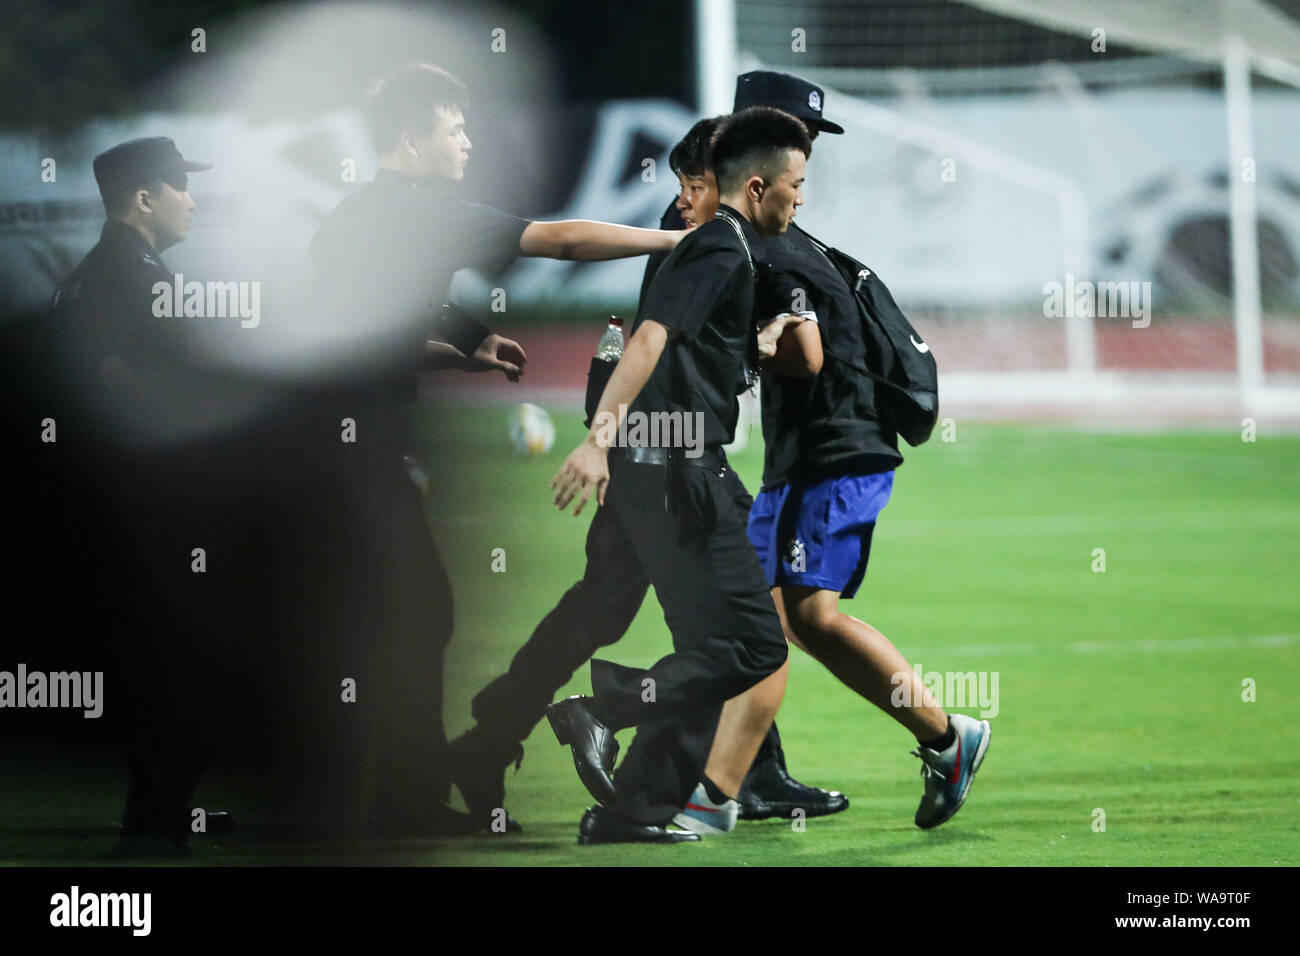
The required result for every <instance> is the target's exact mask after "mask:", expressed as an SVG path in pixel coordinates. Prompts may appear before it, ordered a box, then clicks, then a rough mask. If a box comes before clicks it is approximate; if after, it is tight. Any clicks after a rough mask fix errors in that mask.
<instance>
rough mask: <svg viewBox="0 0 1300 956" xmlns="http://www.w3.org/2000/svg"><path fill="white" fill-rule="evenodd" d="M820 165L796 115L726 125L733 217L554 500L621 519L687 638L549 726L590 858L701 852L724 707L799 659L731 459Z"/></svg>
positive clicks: (614, 395)
mask: <svg viewBox="0 0 1300 956" xmlns="http://www.w3.org/2000/svg"><path fill="white" fill-rule="evenodd" d="M809 150H810V143H809V141H808V134H807V132H806V131H805V129H804V127H803V125H802V124H801V123H800V122H799V121H798V120H797V119H795V118H794V117H793V116H790V115H789V114H787V113H783V112H781V111H780V110H774V109H767V108H756V109H752V110H745V111H743V112H741V113H738V114H736V115H734V116H732V117H731V118H729V119H728V120H727V121H726V122H725V123H724V125H723V127H722V128H721V130H720V131H719V133H718V137H717V139H716V141H715V144H714V156H713V163H714V170H715V173H716V175H717V178H718V186H719V192H720V194H721V199H722V204H721V205H720V207H719V211H718V216H717V218H716V219H715V220H713V221H712V222H709V223H706V224H704V225H702V226H700V227H699V228H698V229H696V230H695V231H694V232H693V233H692V234H691V235H689V236H687V237H686V238H685V239H683V240H682V242H681V244H680V245H679V246H678V247H677V248H676V249H675V250H674V251H673V252H672V253H671V254H670V255H669V256H668V258H667V260H666V261H665V262H664V264H663V267H662V268H661V269H660V271H659V273H658V275H656V276H655V279H654V282H653V284H652V285H651V287H650V289H649V291H648V294H647V297H646V300H645V301H644V302H643V303H642V308H641V311H640V314H639V316H638V321H637V325H636V328H634V329H633V334H632V337H631V339H630V341H629V342H628V346H627V349H626V351H625V352H624V354H623V358H622V360H621V361H620V362H619V364H618V367H617V368H616V369H615V370H614V373H613V375H612V376H611V378H610V381H609V384H608V385H607V386H606V388H605V391H604V393H603V395H602V396H601V401H600V406H599V409H598V411H597V414H596V416H595V418H594V419H593V421H592V428H591V431H590V433H589V434H588V436H587V438H586V440H585V441H584V442H583V443H582V444H581V445H580V446H578V448H577V449H576V450H575V451H574V452H573V453H572V454H571V455H570V456H569V457H568V459H567V460H566V461H565V463H564V466H563V467H562V468H561V469H560V472H559V473H558V474H557V475H556V477H555V480H554V481H553V482H552V485H553V487H554V488H555V489H556V493H555V503H556V505H557V506H558V507H560V508H561V509H565V508H567V507H568V505H569V504H570V503H571V502H573V500H574V499H575V498H577V502H578V504H577V508H576V509H575V513H576V512H580V511H581V510H582V507H583V506H584V505H585V504H586V502H587V500H588V498H589V497H590V495H591V493H592V491H593V490H594V491H595V492H596V495H597V499H598V501H599V503H600V504H601V505H608V506H609V507H610V508H611V509H612V511H613V514H614V517H615V519H616V520H617V521H618V522H619V524H620V525H621V526H622V528H623V530H624V531H625V532H626V535H627V538H628V540H629V541H630V542H631V544H632V547H633V550H634V551H635V553H636V557H637V561H638V562H639V563H640V565H641V568H642V570H643V571H644V572H645V574H646V576H647V577H648V578H649V579H650V582H651V583H652V584H653V585H654V587H655V594H656V596H657V597H658V599H659V602H660V604H661V605H663V608H664V613H665V618H666V620H667V622H668V625H669V627H670V629H671V630H672V635H673V647H674V652H673V653H671V654H669V655H668V656H666V657H664V658H662V659H661V660H660V661H658V662H657V663H656V664H654V665H653V666H652V667H650V668H649V669H638V668H630V667H622V666H619V665H617V664H612V663H610V662H608V661H601V660H594V661H593V662H592V687H593V689H594V691H595V693H594V695H593V696H591V697H570V698H568V699H567V700H564V701H561V702H559V703H557V704H553V705H552V706H551V707H550V708H549V709H548V711H547V716H548V717H549V718H550V721H551V725H552V727H553V728H554V729H555V731H556V736H557V737H558V738H559V740H560V742H561V743H567V744H570V745H571V746H572V748H573V755H574V762H575V765H576V766H577V769H578V773H579V776H580V777H581V779H582V780H583V783H584V784H585V785H586V786H587V788H588V790H590V791H591V793H592V795H593V796H594V797H596V799H597V801H598V802H599V803H600V804H601V805H600V806H596V807H592V808H591V809H589V810H588V811H587V814H586V815H585V816H584V817H583V820H582V824H581V826H580V828H579V842H580V843H583V844H591V843H616V842H653V843H674V842H682V841H686V840H698V839H699V837H698V835H696V834H694V833H687V832H681V831H674V830H670V829H668V828H667V827H666V824H667V823H668V822H669V821H670V820H671V819H672V818H673V816H674V815H675V814H676V813H677V811H678V810H679V809H680V808H681V807H682V806H683V804H684V803H685V802H686V799H687V797H689V796H690V793H691V791H692V790H693V789H694V787H695V785H696V783H697V782H698V781H699V779H700V777H701V774H702V773H703V771H704V765H705V761H706V760H707V758H708V754H709V749H710V746H711V744H712V742H713V736H714V731H715V729H716V727H717V722H718V717H719V715H720V713H721V711H722V705H723V703H724V702H725V701H727V700H728V699H730V698H732V697H734V696H736V695H737V694H739V693H742V692H743V691H745V690H747V689H748V688H750V687H752V686H753V685H755V684H756V683H758V682H759V681H761V680H762V679H764V678H765V677H767V676H768V675H770V674H772V673H774V672H775V671H777V670H778V669H779V668H780V667H781V665H782V664H783V663H784V662H785V659H786V643H785V638H784V635H783V633H782V630H781V623H780V620H779V618H778V617H777V615H776V609H775V607H774V605H773V603H772V599H771V596H770V594H769V593H768V591H767V585H766V581H765V580H764V578H763V574H762V569H761V568H760V566H759V564H758V559H757V556H756V554H755V552H754V550H753V547H752V546H751V545H750V544H749V540H748V538H747V537H746V534H745V518H746V515H747V513H748V505H749V495H748V493H747V492H746V491H745V488H744V485H743V484H741V482H740V480H739V478H738V477H737V476H736V475H735V473H734V472H733V471H732V470H731V469H730V467H729V466H728V464H727V461H726V458H725V456H724V455H723V453H722V446H723V445H724V444H726V443H728V442H730V441H731V440H732V439H733V437H734V432H735V426H736V419H737V414H738V404H737V401H736V396H737V394H738V392H739V391H742V390H743V389H744V387H745V385H746V382H747V380H748V378H749V375H750V374H751V373H753V372H754V371H755V370H756V366H757V362H758V353H757V342H756V340H755V334H754V294H755V293H754V286H755V280H754V264H753V259H752V250H754V249H759V250H760V251H761V237H764V236H774V235H777V234H779V233H781V232H784V231H785V229H786V228H787V227H788V225H789V223H790V220H791V219H792V218H793V216H794V213H795V210H796V209H797V208H798V206H799V204H800V203H801V202H802V195H801V187H802V184H803V175H804V163H805V161H806V159H807V156H808V153H809ZM661 416H662V417H661ZM671 416H677V417H678V420H685V419H687V418H689V419H691V420H693V421H695V422H698V423H700V424H699V427H698V428H697V429H696V430H695V431H694V433H693V434H694V435H695V436H696V438H697V439H700V442H699V444H697V445H694V446H693V447H686V448H683V447H681V445H682V444H684V442H680V441H678V440H677V439H681V438H683V436H685V435H687V434H691V431H690V430H688V429H686V428H683V429H682V430H681V431H680V432H678V434H677V435H676V438H675V439H674V440H672V441H669V442H667V443H666V444H667V445H669V446H670V447H656V446H655V436H654V434H653V433H654V429H653V428H652V429H650V430H649V431H650V434H651V437H650V441H649V442H648V443H645V444H641V445H637V446H633V443H632V442H631V441H629V442H628V443H627V444H628V446H629V447H620V448H618V449H617V450H616V451H615V452H614V454H613V455H611V453H610V448H609V446H610V444H611V443H612V442H613V441H614V440H615V437H614V436H615V435H616V434H618V433H620V432H621V428H620V426H626V427H627V434H628V436H629V437H631V436H633V435H635V434H636V433H637V426H638V425H641V424H642V423H643V422H644V421H645V420H646V419H651V420H659V421H665V420H668V418H670V417H671ZM700 429H702V435H701V434H700ZM658 437H659V438H662V437H663V436H662V434H661V435H659V436H658ZM700 445H702V447H700ZM611 465H612V467H613V472H612V474H611ZM631 726H636V727H637V728H638V730H637V735H636V737H635V738H634V740H633V742H632V745H631V747H630V748H629V750H628V753H627V756H626V757H625V758H624V759H623V762H622V764H621V765H620V767H619V769H618V774H617V778H616V779H611V773H612V771H613V760H614V755H615V753H616V751H617V745H616V744H615V742H614V732H615V731H617V730H619V729H622V728H624V727H631ZM722 796H724V797H726V796H734V794H731V795H725V794H722Z"/></svg>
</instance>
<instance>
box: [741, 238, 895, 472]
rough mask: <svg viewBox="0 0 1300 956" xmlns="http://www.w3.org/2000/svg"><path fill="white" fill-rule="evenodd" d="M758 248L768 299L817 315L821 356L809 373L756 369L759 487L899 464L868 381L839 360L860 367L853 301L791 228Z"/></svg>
mask: <svg viewBox="0 0 1300 956" xmlns="http://www.w3.org/2000/svg"><path fill="white" fill-rule="evenodd" d="M765 249H766V256H767V261H768V264H769V266H770V270H771V276H772V279H771V283H772V290H773V291H772V292H771V296H772V302H773V304H779V303H784V304H785V307H784V308H782V309H780V311H800V310H799V309H797V308H791V305H798V304H800V303H802V302H806V304H807V307H808V309H810V310H812V311H814V312H815V313H816V314H817V323H818V328H819V330H820V332H821V336H822V349H823V353H824V360H823V362H822V370H821V373H820V374H819V375H817V376H815V377H813V378H789V377H786V376H781V375H775V374H773V373H772V372H770V371H764V372H763V386H762V395H763V402H762V404H763V442H764V445H765V450H764V458H763V487H764V488H770V487H772V486H774V485H779V484H783V483H785V482H787V481H790V480H792V479H796V478H816V477H821V476H829V475H834V474H846V473H851V472H857V473H871V472H878V471H888V470H889V469H891V468H895V467H897V466H898V465H900V464H902V462H903V457H902V455H900V454H899V453H898V436H897V435H896V434H895V433H894V431H893V429H891V428H889V427H888V426H886V425H882V424H881V422H880V421H879V419H878V417H877V413H876V406H875V391H874V386H873V383H872V382H871V380H870V379H868V378H867V377H866V376H864V375H862V374H861V373H860V372H856V371H854V370H853V369H852V368H851V367H850V365H849V364H847V363H853V364H856V365H866V364H867V359H866V343H865V341H864V339H863V337H862V327H861V320H860V318H859V316H858V310H857V304H856V303H855V301H854V299H853V295H852V292H851V290H850V289H849V288H848V286H847V285H846V284H845V282H844V278H843V277H842V276H841V275H840V274H839V272H838V271H836V269H835V267H834V266H833V265H831V263H830V261H829V260H828V259H827V258H826V257H825V256H824V255H823V254H822V253H821V251H820V250H818V249H817V247H816V246H814V245H813V244H812V242H811V241H810V240H809V238H808V236H807V235H806V234H805V233H804V232H802V231H801V230H800V229H799V228H798V227H796V226H794V225H791V227H790V228H789V229H788V230H787V231H786V232H785V233H783V234H781V235H779V236H774V237H773V238H771V239H769V240H768V241H767V244H766V247H765ZM800 292H801V293H802V294H801V295H799V296H798V298H797V299H796V298H795V296H796V294H797V293H800ZM764 318H765V317H764Z"/></svg>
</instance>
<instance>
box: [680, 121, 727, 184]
mask: <svg viewBox="0 0 1300 956" xmlns="http://www.w3.org/2000/svg"><path fill="white" fill-rule="evenodd" d="M723 119H725V117H722V116H710V117H709V118H708V119H702V120H700V121H699V122H698V123H696V124H695V125H694V126H692V127H691V131H690V132H689V133H687V134H686V135H685V136H683V137H682V140H681V142H680V143H678V144H677V145H676V146H674V147H673V150H672V152H671V153H669V154H668V165H669V167H670V168H671V169H672V171H673V172H675V173H676V174H677V175H678V176H692V177H699V176H703V175H704V174H705V173H707V172H708V171H709V170H710V169H712V168H713V162H712V156H711V155H710V154H711V153H712V151H713V136H714V134H715V133H717V131H718V127H719V126H721V125H722V121H723Z"/></svg>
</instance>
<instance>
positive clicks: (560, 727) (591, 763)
mask: <svg viewBox="0 0 1300 956" xmlns="http://www.w3.org/2000/svg"><path fill="white" fill-rule="evenodd" d="M587 700H588V698H586V697H583V696H581V695H577V694H575V695H574V696H573V697H566V698H565V699H564V700H562V701H560V702H559V703H556V704H551V706H550V707H547V708H546V719H547V720H549V721H550V722H551V729H553V730H554V731H555V737H556V739H557V740H559V742H560V743H562V744H568V745H569V746H570V747H571V748H572V749H573V765H574V767H576V768H577V770H578V777H579V778H580V779H581V780H582V785H583V786H584V787H586V788H587V792H588V793H590V794H591V795H592V796H593V797H595V798H596V799H597V800H598V801H600V802H601V803H603V804H606V805H609V804H612V803H613V802H614V781H613V778H612V777H611V776H610V775H611V774H612V773H613V772H614V761H615V759H616V758H617V757H618V741H617V740H615V739H614V732H613V731H612V730H610V729H609V728H608V727H606V726H605V725H604V724H602V723H601V722H600V721H599V720H597V719H596V718H595V717H594V716H592V713H591V711H590V710H588V709H587Z"/></svg>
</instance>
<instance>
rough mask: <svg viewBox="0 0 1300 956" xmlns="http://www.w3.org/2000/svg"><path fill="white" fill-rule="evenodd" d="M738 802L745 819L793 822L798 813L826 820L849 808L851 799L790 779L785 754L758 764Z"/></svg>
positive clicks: (750, 772) (746, 780) (741, 791)
mask: <svg viewBox="0 0 1300 956" xmlns="http://www.w3.org/2000/svg"><path fill="white" fill-rule="evenodd" d="M736 800H737V801H738V802H739V803H740V819H742V820H767V819H770V818H771V817H783V818H785V819H789V818H790V815H791V814H792V813H794V811H795V810H802V811H803V812H804V815H805V816H809V817H824V816H827V815H829V814H832V813H839V812H840V811H841V810H847V809H848V807H849V798H848V797H846V796H845V795H844V794H842V793H840V792H839V791H838V790H823V789H822V788H821V787H810V786H808V785H807V784H805V783H800V782H799V781H798V780H796V779H794V777H792V776H790V773H789V771H788V770H786V768H785V755H784V754H781V755H779V756H776V757H768V758H766V759H761V760H758V761H755V762H754V766H752V767H751V768H750V769H749V773H748V775H746V777H745V782H744V783H743V784H742V785H741V787H740V793H739V795H738V796H737V797H736Z"/></svg>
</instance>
